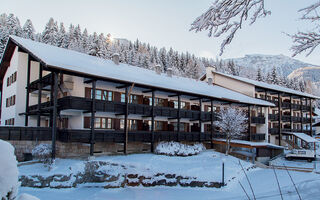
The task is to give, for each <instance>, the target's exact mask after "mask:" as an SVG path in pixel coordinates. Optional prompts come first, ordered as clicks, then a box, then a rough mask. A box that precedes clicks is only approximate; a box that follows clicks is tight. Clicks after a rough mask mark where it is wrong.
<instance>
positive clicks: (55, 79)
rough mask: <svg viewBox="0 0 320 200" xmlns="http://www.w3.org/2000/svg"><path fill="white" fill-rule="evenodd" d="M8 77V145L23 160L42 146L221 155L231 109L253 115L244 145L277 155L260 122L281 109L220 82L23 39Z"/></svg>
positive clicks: (4, 91)
mask: <svg viewBox="0 0 320 200" xmlns="http://www.w3.org/2000/svg"><path fill="white" fill-rule="evenodd" d="M0 77H1V79H0V80H1V85H2V87H1V95H2V98H1V99H2V103H1V127H0V138H1V139H5V140H8V141H10V142H11V143H12V144H14V145H15V146H16V148H20V150H21V151H22V153H24V152H27V151H30V148H32V147H33V146H34V145H35V144H37V143H39V142H43V143H46V142H47V143H51V144H52V152H53V157H55V155H56V154H57V155H58V156H63V155H66V154H68V155H73V156H79V155H86V154H90V155H95V154H99V153H129V152H144V151H151V152H152V151H153V149H154V146H155V144H156V143H157V142H160V141H180V142H186V143H190V142H191V143H192V142H203V143H205V144H206V145H207V146H208V147H209V148H213V146H214V145H215V143H214V139H215V138H220V137H223V135H222V133H220V132H219V130H217V129H215V128H211V127H214V126H213V125H214V121H216V120H217V113H218V112H219V110H220V109H223V108H224V107H228V106H235V107H238V108H239V109H243V110H246V112H247V113H248V118H249V120H248V127H250V128H248V133H247V134H246V135H245V136H244V137H243V138H242V139H244V140H248V141H256V142H260V144H259V147H257V148H259V149H268V148H270V145H269V144H268V143H266V140H267V139H268V122H269V120H268V116H269V115H265V116H262V115H260V114H264V113H268V112H270V111H269V109H270V108H271V107H273V106H275V104H274V102H269V101H267V100H268V99H259V98H255V96H254V95H248V94H246V93H243V92H242V91H235V90H234V89H233V88H228V87H224V86H221V85H219V84H217V82H215V81H216V80H214V81H213V82H212V81H209V83H206V82H203V81H197V80H193V79H188V78H183V77H176V76H174V75H172V72H171V70H170V69H168V70H167V72H166V73H161V72H160V69H157V71H156V72H155V71H151V70H147V69H142V68H138V67H134V66H130V65H126V64H122V63H119V56H118V55H114V56H113V60H104V59H100V58H98V57H94V56H89V55H86V54H83V53H79V52H75V51H72V50H67V49H63V48H58V47H55V46H51V45H47V44H43V43H38V42H35V41H31V40H28V39H23V38H19V37H15V36H11V37H10V39H9V41H8V44H7V46H6V50H5V52H4V56H3V59H2V60H1V63H0ZM212 80H213V79H212ZM253 92H254V91H253ZM248 111H249V112H248ZM262 142H263V143H262ZM271 147H272V145H271ZM273 147H274V146H273ZM23 151H24V152H23ZM261 152H265V151H261ZM264 154H265V153H264ZM261 156H266V155H261ZM267 156H270V155H267Z"/></svg>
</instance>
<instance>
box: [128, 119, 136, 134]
mask: <svg viewBox="0 0 320 200" xmlns="http://www.w3.org/2000/svg"><path fill="white" fill-rule="evenodd" d="M128 127H129V130H131V131H136V130H138V125H137V120H135V119H131V120H129V124H128Z"/></svg>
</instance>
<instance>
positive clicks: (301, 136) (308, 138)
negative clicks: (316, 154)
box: [283, 132, 318, 143]
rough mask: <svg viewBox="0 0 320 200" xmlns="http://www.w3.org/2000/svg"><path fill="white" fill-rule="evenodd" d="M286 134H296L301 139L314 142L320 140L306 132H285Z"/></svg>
mask: <svg viewBox="0 0 320 200" xmlns="http://www.w3.org/2000/svg"><path fill="white" fill-rule="evenodd" d="M283 133H284V134H289V135H294V136H296V137H297V138H300V139H301V140H303V141H305V142H307V143H312V142H318V140H316V139H314V138H313V137H310V136H309V135H307V134H305V133H297V132H283Z"/></svg>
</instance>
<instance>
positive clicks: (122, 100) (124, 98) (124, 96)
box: [121, 94, 126, 103]
mask: <svg viewBox="0 0 320 200" xmlns="http://www.w3.org/2000/svg"><path fill="white" fill-rule="evenodd" d="M121 102H122V103H124V102H126V95H125V94H121Z"/></svg>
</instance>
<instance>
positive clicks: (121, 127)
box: [120, 119, 124, 129]
mask: <svg viewBox="0 0 320 200" xmlns="http://www.w3.org/2000/svg"><path fill="white" fill-rule="evenodd" d="M120 129H124V119H120Z"/></svg>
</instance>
